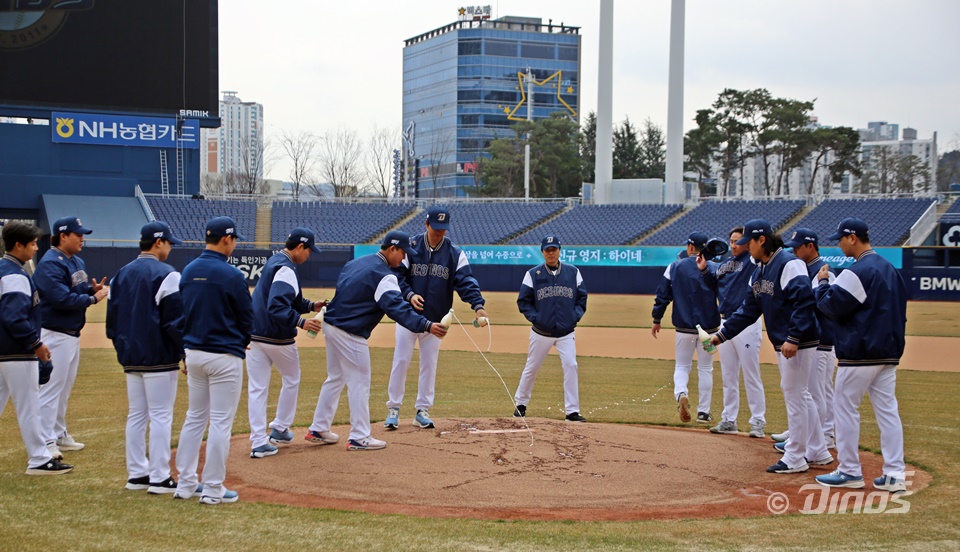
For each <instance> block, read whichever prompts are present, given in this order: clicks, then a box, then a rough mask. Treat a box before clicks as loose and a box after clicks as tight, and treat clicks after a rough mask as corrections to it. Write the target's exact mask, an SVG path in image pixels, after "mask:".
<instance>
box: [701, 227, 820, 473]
mask: <svg viewBox="0 0 960 552" xmlns="http://www.w3.org/2000/svg"><path fill="white" fill-rule="evenodd" d="M737 243H738V244H739V245H749V247H750V255H751V256H752V257H753V258H754V259H755V260H756V261H759V262H760V266H758V267H757V268H756V269H755V270H754V272H753V276H752V278H751V283H750V285H751V288H752V293H750V294H748V295H747V296H746V298H745V299H744V301H743V304H742V305H740V307H739V308H738V309H737V310H736V312H734V313H733V315H732V316H730V318H727V319H726V321H724V324H723V328H721V329H720V331H719V332H717V333H716V334H714V335H713V337H712V339H711V341H712V342H713V343H714V344H715V345H719V344H721V343H723V342H725V341H727V340H729V339H732V338H734V337H736V336H737V335H739V334H740V333H741V332H743V331H744V330H745V329H746V328H747V327H748V326H750V325H751V324H753V323H755V322H756V321H757V319H758V318H760V315H761V314H762V315H763V320H764V323H765V324H766V327H767V337H768V338H769V339H770V342H771V343H772V344H773V347H774V349H776V351H777V364H778V365H779V367H780V388H781V389H782V390H783V400H784V402H785V403H786V406H787V424H788V427H789V428H790V433H791V439H790V440H789V441H787V443H786V447H785V449H784V451H783V452H784V454H783V458H782V459H781V460H779V461H778V462H777V463H776V464H773V465H771V466H769V467H767V472H769V473H799V472H804V471H807V470H808V469H809V467H810V464H811V463H812V464H814V465H826V464H829V463H831V462H833V457H832V456H830V453H829V452H828V451H827V448H826V446H825V444H824V442H823V432H821V431H819V427H820V426H819V418H818V416H817V406H816V404H815V403H814V402H813V397H811V396H810V391H809V390H808V389H807V384H808V382H809V381H810V372H811V371H813V369H814V366H815V363H816V348H817V345H818V344H819V343H820V327H819V326H818V325H817V318H816V315H815V314H814V313H813V310H814V308H815V303H814V298H813V290H812V289H811V288H810V284H809V279H808V276H807V267H806V265H805V264H804V263H803V261H801V260H799V259H797V258H796V257H794V256H793V255H792V254H790V253H788V252H786V251H784V250H783V241H782V240H781V239H780V237H779V236H776V235H774V233H773V229H772V228H771V227H770V223H769V222H767V221H765V220H762V219H755V220H751V221H749V222H747V223H746V224H745V225H744V226H743V237H742V238H740V239H739V240H737Z"/></svg>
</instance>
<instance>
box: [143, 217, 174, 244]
mask: <svg viewBox="0 0 960 552" xmlns="http://www.w3.org/2000/svg"><path fill="white" fill-rule="evenodd" d="M157 239H161V240H167V241H168V242H170V243H172V244H173V245H180V244H181V243H183V240H179V239H177V238H175V237H173V232H172V231H171V230H170V225H169V224H167V223H165V222H162V221H159V220H155V221H153V222H148V223H147V224H144V225H143V228H141V229H140V241H149V242H153V241H156V240H157Z"/></svg>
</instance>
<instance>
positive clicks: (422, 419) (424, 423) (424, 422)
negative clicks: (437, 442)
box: [413, 410, 434, 429]
mask: <svg viewBox="0 0 960 552" xmlns="http://www.w3.org/2000/svg"><path fill="white" fill-rule="evenodd" d="M413 425H414V427H419V428H420V429H428V428H431V427H434V425H433V420H431V419H430V414H429V413H428V412H427V411H426V410H417V416H416V417H415V418H414V419H413Z"/></svg>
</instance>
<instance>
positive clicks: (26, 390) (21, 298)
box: [0, 221, 73, 475]
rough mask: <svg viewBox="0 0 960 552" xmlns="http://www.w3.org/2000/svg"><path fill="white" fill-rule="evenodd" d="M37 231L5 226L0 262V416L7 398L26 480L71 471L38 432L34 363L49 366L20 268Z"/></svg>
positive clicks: (32, 289) (31, 290) (31, 288)
mask: <svg viewBox="0 0 960 552" xmlns="http://www.w3.org/2000/svg"><path fill="white" fill-rule="evenodd" d="M39 235H40V230H39V229H38V228H37V227H35V226H33V225H30V224H26V223H23V222H19V221H10V222H7V223H6V224H4V225H3V231H2V238H3V246H4V248H5V250H6V254H5V255H4V256H3V259H0V414H3V410H4V408H5V407H6V406H7V399H9V398H13V406H14V408H15V409H16V411H17V423H18V424H19V425H20V436H21V437H22V438H23V445H24V447H25V448H26V450H27V475H59V474H63V473H67V472H69V471H70V470H72V469H73V466H71V465H70V464H64V463H62V462H60V460H58V459H57V458H55V457H53V455H51V454H50V451H49V450H47V447H46V446H45V443H44V440H43V434H42V430H41V427H40V406H39V403H40V396H39V393H38V391H37V382H38V381H39V379H40V369H39V362H38V360H43V361H49V360H50V349H49V348H48V347H47V346H46V345H45V344H44V343H43V341H41V338H40V333H41V331H40V306H39V303H40V296H39V294H38V293H37V287H36V286H35V285H34V283H33V280H31V279H30V276H29V275H28V274H27V272H26V271H25V270H24V269H23V265H24V263H27V262H29V261H30V259H32V258H33V256H34V255H36V253H37V237H38V236H39Z"/></svg>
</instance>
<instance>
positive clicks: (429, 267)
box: [394, 232, 484, 320]
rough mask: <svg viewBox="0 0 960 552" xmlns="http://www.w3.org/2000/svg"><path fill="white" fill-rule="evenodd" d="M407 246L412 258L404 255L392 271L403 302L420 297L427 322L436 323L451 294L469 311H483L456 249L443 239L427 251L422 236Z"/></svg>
mask: <svg viewBox="0 0 960 552" xmlns="http://www.w3.org/2000/svg"><path fill="white" fill-rule="evenodd" d="M411 242H412V243H411V244H410V245H412V246H413V248H414V249H415V250H416V252H417V253H416V255H407V257H406V258H404V259H403V262H402V263H400V266H398V267H397V268H395V269H394V270H395V271H396V272H397V273H398V274H400V276H401V278H399V280H400V291H401V293H403V298H404V299H405V300H406V301H410V298H411V297H413V296H414V295H415V294H416V295H420V296H421V297H423V312H422V314H423V316H425V317H426V318H427V319H428V320H440V319H442V318H443V317H444V316H445V315H446V314H447V313H448V312H449V311H450V307H452V306H453V292H454V291H456V292H457V294H459V295H460V300H462V301H463V302H464V303H467V304H469V305H470V308H472V309H473V310H477V309H480V308H483V305H484V300H483V296H482V295H481V294H480V284H478V283H477V279H476V278H474V277H473V271H472V270H471V269H470V263H469V262H467V256H466V255H464V254H463V251H461V250H460V248H459V247H457V246H456V245H454V244H453V242H451V241H450V239H449V238H447V237H446V236H444V237H443V241H441V242H440V245H438V246H437V248H436V249H430V246H429V245H428V244H427V234H426V232H424V234H423V235H422V236H420V239H419V240H418V239H416V238H414V239H413V240H411Z"/></svg>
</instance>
